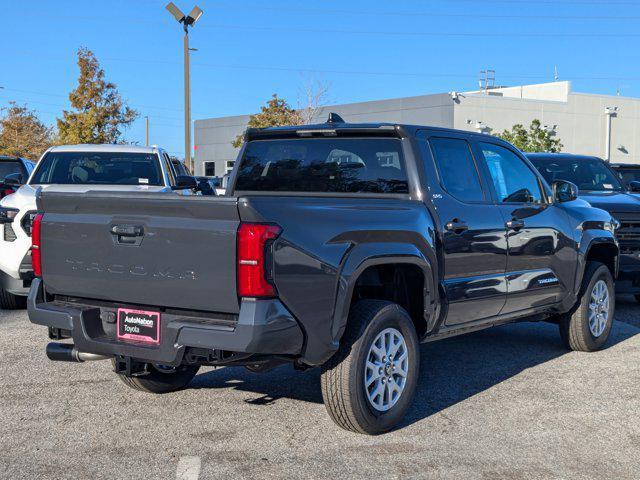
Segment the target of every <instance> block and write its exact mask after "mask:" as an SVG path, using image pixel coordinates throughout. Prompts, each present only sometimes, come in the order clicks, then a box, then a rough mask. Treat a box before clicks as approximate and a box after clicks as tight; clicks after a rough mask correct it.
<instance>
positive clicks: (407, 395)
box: [321, 300, 420, 435]
mask: <svg viewBox="0 0 640 480" xmlns="http://www.w3.org/2000/svg"><path fill="white" fill-rule="evenodd" d="M388 328H393V329H395V330H397V331H398V332H400V333H401V334H402V337H404V340H405V344H406V347H407V348H406V351H407V354H408V359H407V360H408V363H407V365H408V366H407V369H406V370H407V376H406V380H405V383H404V389H403V390H402V392H401V393H400V394H399V396H398V397H397V400H396V403H395V404H393V406H391V408H389V409H388V410H386V411H380V410H379V409H377V408H375V407H374V406H373V405H372V402H371V401H370V400H369V395H368V391H367V389H366V387H365V377H364V375H365V365H366V361H367V357H368V356H369V353H370V352H369V349H370V348H371V346H372V344H373V342H374V340H375V339H376V337H377V336H378V335H379V334H380V333H381V332H382V331H383V330H385V329H388ZM419 366H420V348H419V342H418V335H417V334H416V329H415V327H414V325H413V322H412V321H411V318H410V317H409V315H408V314H407V312H406V311H405V310H404V309H403V308H402V307H400V306H399V305H396V304H394V303H391V302H386V301H380V300H362V301H359V302H358V303H356V304H355V305H354V306H353V307H352V308H351V311H350V313H349V321H348V323H347V327H346V330H345V332H344V335H343V337H342V341H341V343H340V348H339V349H338V351H337V352H336V353H335V354H334V355H333V357H331V358H330V359H329V360H328V361H327V362H326V363H325V364H324V365H323V366H322V373H321V387H322V398H323V399H324V404H325V407H326V408H327V412H329V416H330V417H331V418H332V419H333V421H334V422H335V423H337V424H338V425H339V426H340V427H342V428H344V429H345V430H350V431H352V432H357V433H365V434H369V435H376V434H379V433H384V432H387V431H389V430H391V429H392V428H393V427H394V426H395V425H396V424H397V423H398V422H399V421H400V420H402V418H403V417H404V416H405V414H406V412H407V410H408V409H409V407H410V406H411V403H412V400H413V397H414V394H415V390H416V385H417V382H418V375H419ZM383 376H384V375H383Z"/></svg>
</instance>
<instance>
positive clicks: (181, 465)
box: [176, 457, 202, 480]
mask: <svg viewBox="0 0 640 480" xmlns="http://www.w3.org/2000/svg"><path fill="white" fill-rule="evenodd" d="M201 466H202V462H201V460H200V457H180V460H178V468H177V469H176V479H177V480H198V477H199V476H200V467H201Z"/></svg>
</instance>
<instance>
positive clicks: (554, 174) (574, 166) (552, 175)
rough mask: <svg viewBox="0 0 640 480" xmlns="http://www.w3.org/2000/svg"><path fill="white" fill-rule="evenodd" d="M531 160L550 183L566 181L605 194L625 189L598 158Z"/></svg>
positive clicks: (538, 158) (539, 158)
mask: <svg viewBox="0 0 640 480" xmlns="http://www.w3.org/2000/svg"><path fill="white" fill-rule="evenodd" d="M530 160H531V163H533V164H534V165H535V167H536V168H537V169H538V170H540V173H542V176H543V177H544V178H545V180H546V181H547V182H549V183H551V182H554V181H555V180H566V181H568V182H572V183H575V184H576V185H577V186H578V188H579V189H580V190H591V191H603V192H606V191H621V190H622V189H623V188H622V185H621V184H620V181H619V180H618V178H617V177H616V175H615V174H614V173H613V172H612V171H611V170H609V168H607V166H606V165H605V164H604V163H603V162H602V160H599V159H597V158H584V157H583V158H580V157H578V158H551V157H532V158H530Z"/></svg>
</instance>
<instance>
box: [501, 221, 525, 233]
mask: <svg viewBox="0 0 640 480" xmlns="http://www.w3.org/2000/svg"><path fill="white" fill-rule="evenodd" d="M505 225H506V227H507V228H509V229H511V230H516V231H517V230H520V229H521V228H524V220H517V219H515V218H514V219H513V220H509V221H508V222H507V223H505Z"/></svg>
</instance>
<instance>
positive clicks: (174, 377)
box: [113, 360, 200, 393]
mask: <svg viewBox="0 0 640 480" xmlns="http://www.w3.org/2000/svg"><path fill="white" fill-rule="evenodd" d="M113 363H114V365H115V360H113ZM199 368H200V367H199V366H197V365H195V366H194V365H181V366H179V367H167V366H164V365H155V364H151V363H149V364H147V371H148V372H149V373H147V374H146V375H142V376H139V377H127V376H125V375H120V374H119V375H118V377H119V378H120V380H121V381H122V382H123V383H124V384H125V385H127V386H128V387H131V388H134V389H136V390H141V391H143V392H147V393H169V392H175V391H176V390H181V389H183V388H184V387H186V386H187V385H188V384H189V382H190V381H191V380H192V379H193V377H194V376H195V375H196V373H198V369H199Z"/></svg>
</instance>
